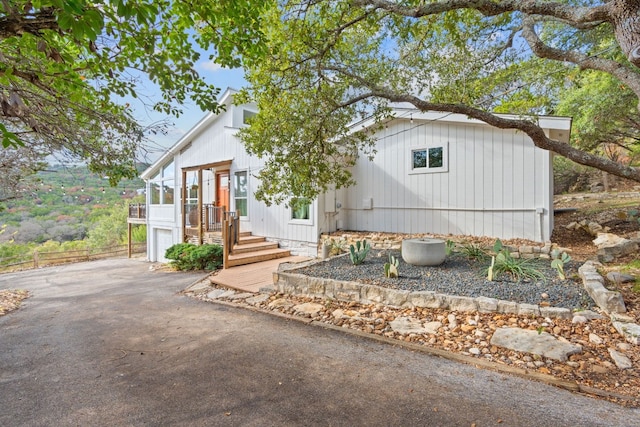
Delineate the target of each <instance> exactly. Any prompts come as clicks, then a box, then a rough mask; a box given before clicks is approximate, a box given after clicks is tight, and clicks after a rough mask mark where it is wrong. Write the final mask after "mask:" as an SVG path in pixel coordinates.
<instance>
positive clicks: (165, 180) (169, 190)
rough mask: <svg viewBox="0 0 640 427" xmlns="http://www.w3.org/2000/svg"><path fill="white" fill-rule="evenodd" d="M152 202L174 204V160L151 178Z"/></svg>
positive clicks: (154, 203) (153, 203)
mask: <svg viewBox="0 0 640 427" xmlns="http://www.w3.org/2000/svg"><path fill="white" fill-rule="evenodd" d="M150 186H151V204H152V205H172V204H173V202H174V192H175V188H174V187H175V164H174V163H173V160H172V161H171V162H169V163H167V164H166V165H164V166H163V167H162V169H161V170H160V172H158V174H157V175H156V176H154V177H153V178H152V179H151V184H150Z"/></svg>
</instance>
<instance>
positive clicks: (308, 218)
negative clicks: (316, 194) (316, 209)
mask: <svg viewBox="0 0 640 427" xmlns="http://www.w3.org/2000/svg"><path fill="white" fill-rule="evenodd" d="M312 207H313V203H312V201H311V200H309V199H307V198H306V197H294V198H293V199H291V202H290V203H289V210H290V217H289V218H290V222H291V223H294V224H312V223H313V218H312V213H313V209H312Z"/></svg>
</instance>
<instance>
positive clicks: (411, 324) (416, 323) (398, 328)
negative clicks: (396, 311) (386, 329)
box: [389, 317, 427, 335]
mask: <svg viewBox="0 0 640 427" xmlns="http://www.w3.org/2000/svg"><path fill="white" fill-rule="evenodd" d="M389 326H391V329H393V330H394V331H395V332H397V333H399V334H403V335H406V334H424V333H427V329H426V328H424V327H423V326H422V322H421V321H420V320H418V319H412V318H410V317H398V318H396V319H395V320H393V321H391V322H389Z"/></svg>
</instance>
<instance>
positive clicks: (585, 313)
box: [576, 310, 604, 320]
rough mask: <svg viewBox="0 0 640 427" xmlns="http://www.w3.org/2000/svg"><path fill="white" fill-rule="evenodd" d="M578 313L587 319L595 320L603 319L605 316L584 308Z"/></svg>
mask: <svg viewBox="0 0 640 427" xmlns="http://www.w3.org/2000/svg"><path fill="white" fill-rule="evenodd" d="M576 314H579V315H580V316H582V317H584V318H585V319H587V320H595V319H603V318H604V316H603V315H602V314H600V313H596V312H595V311H591V310H582V311H579V312H577V313H576Z"/></svg>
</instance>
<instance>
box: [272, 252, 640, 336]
mask: <svg viewBox="0 0 640 427" xmlns="http://www.w3.org/2000/svg"><path fill="white" fill-rule="evenodd" d="M329 260H330V259H324V260H318V261H311V262H305V263H302V265H301V264H289V263H283V264H281V265H280V268H279V269H278V272H276V273H273V283H274V288H275V290H276V291H277V292H280V293H283V294H289V295H298V296H303V297H312V298H329V299H336V300H339V301H345V302H357V303H360V304H376V303H378V304H384V305H388V306H391V307H399V308H413V307H420V308H433V309H449V310H452V311H463V312H474V311H478V312H481V313H492V312H495V313H511V314H518V315H524V316H542V317H549V318H559V319H571V318H573V316H574V314H579V312H576V313H574V312H572V311H571V310H570V309H568V308H563V307H540V306H538V305H536V304H526V303H516V302H513V301H506V300H499V299H496V298H489V297H482V296H481V297H475V298H473V297H465V296H458V295H447V294H440V293H437V292H435V291H414V292H411V291H407V290H401V289H391V288H385V287H382V286H377V285H367V284H363V283H359V282H353V281H341V280H334V279H324V278H321V277H312V276H307V275H304V274H298V273H294V272H293V271H295V270H297V269H300V268H304V267H306V266H308V265H311V264H315V263H317V262H328V261H329ZM598 265H599V263H596V262H594V261H587V262H585V263H584V264H583V265H582V266H581V267H580V268H579V269H578V273H579V275H580V278H581V279H582V284H583V286H584V288H585V290H586V291H587V293H588V294H589V296H591V298H592V299H593V300H594V302H595V303H596V304H597V305H598V306H599V307H600V309H602V310H603V311H604V312H605V313H607V314H608V315H609V316H610V317H611V321H612V324H613V326H614V327H615V329H616V330H617V331H618V333H620V335H622V336H623V337H625V339H626V341H627V342H629V343H631V344H634V345H640V325H638V324H636V323H635V322H634V320H635V319H633V318H631V317H630V316H627V315H625V312H626V307H625V305H624V301H623V300H622V295H621V294H620V293H619V292H615V291H610V290H608V289H607V288H605V287H604V278H603V277H602V276H601V275H600V273H598V270H597V266H598Z"/></svg>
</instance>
